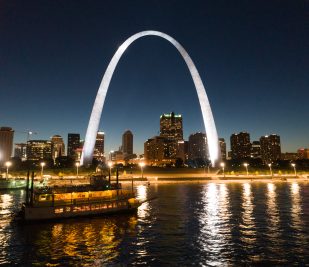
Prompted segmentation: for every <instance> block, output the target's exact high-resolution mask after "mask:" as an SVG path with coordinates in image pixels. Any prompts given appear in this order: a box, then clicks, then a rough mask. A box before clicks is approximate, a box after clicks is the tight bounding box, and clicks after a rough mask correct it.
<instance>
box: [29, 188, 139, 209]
mask: <svg viewBox="0 0 309 267" xmlns="http://www.w3.org/2000/svg"><path fill="white" fill-rule="evenodd" d="M133 197H134V193H133V192H132V191H130V190H123V189H118V190H105V191H88V192H71V193H62V194H35V195H34V199H33V206H34V207H35V206H37V207H49V206H63V205H77V204H84V203H95V202H110V201H117V200H124V199H129V198H133Z"/></svg>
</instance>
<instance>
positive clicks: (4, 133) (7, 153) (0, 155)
mask: <svg viewBox="0 0 309 267" xmlns="http://www.w3.org/2000/svg"><path fill="white" fill-rule="evenodd" d="M13 138H14V131H13V129H12V128H10V127H1V128H0V163H1V164H2V163H4V162H6V161H8V160H9V159H10V158H11V156H12V150H13Z"/></svg>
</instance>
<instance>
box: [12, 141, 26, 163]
mask: <svg viewBox="0 0 309 267" xmlns="http://www.w3.org/2000/svg"><path fill="white" fill-rule="evenodd" d="M14 157H17V158H20V159H22V160H26V159H27V144H26V143H18V144H15V145H14Z"/></svg>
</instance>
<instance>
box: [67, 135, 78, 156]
mask: <svg viewBox="0 0 309 267" xmlns="http://www.w3.org/2000/svg"><path fill="white" fill-rule="evenodd" d="M78 148H80V135H79V134H77V133H69V134H68V150H67V156H68V157H76V149H78Z"/></svg>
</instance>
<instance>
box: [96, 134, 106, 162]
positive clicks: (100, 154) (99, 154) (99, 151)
mask: <svg viewBox="0 0 309 267" xmlns="http://www.w3.org/2000/svg"><path fill="white" fill-rule="evenodd" d="M93 158H94V159H96V160H98V161H104V132H98V133H97V138H96V140H95V145H94V151H93Z"/></svg>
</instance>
